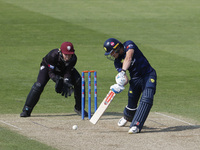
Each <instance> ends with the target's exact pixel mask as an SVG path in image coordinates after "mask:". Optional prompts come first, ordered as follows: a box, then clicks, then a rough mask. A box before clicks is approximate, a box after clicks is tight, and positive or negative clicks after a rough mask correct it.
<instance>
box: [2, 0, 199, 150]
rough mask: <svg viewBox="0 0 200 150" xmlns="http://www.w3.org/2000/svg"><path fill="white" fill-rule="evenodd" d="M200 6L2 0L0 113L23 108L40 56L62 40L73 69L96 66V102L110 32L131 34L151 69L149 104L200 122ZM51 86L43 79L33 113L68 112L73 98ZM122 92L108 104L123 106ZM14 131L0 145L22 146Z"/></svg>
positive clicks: (110, 76)
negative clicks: (153, 81)
mask: <svg viewBox="0 0 200 150" xmlns="http://www.w3.org/2000/svg"><path fill="white" fill-rule="evenodd" d="M199 6H200V1H199V0H191V1H186V0H173V1H172V0H169V1H164V0H160V1H158V0H152V1H147V0H145V1H138V0H137V1H132V0H124V1H120V0H101V1H96V0H94V1H89V0H85V1H81V0H73V1H72V0H56V1H54V0H43V1H39V0H28V1H25V0H17V1H16V0H0V13H1V15H0V64H1V72H0V83H1V84H0V85H1V90H0V96H1V99H0V113H1V114H20V112H21V110H22V107H23V105H24V102H25V100H26V96H27V94H28V92H29V90H30V88H31V86H32V85H33V83H34V82H35V81H36V78H37V75H38V71H39V65H40V62H41V60H42V57H44V56H45V55H46V54H47V53H48V52H49V51H50V50H52V49H54V48H58V47H60V45H61V43H62V42H64V41H70V42H72V43H73V44H74V47H75V50H76V54H77V56H78V62H77V65H76V68H77V70H78V71H80V72H81V71H83V70H97V74H98V81H97V82H98V103H100V102H101V101H102V100H103V98H104V97H105V95H106V94H107V92H108V90H109V87H110V85H112V84H114V82H115V79H114V77H115V75H116V73H117V72H116V70H115V69H114V66H113V62H112V61H109V60H107V59H106V58H105V57H104V50H103V43H104V41H105V40H106V39H107V38H110V37H114V38H117V39H119V40H121V41H122V42H124V41H126V40H133V41H134V42H135V43H136V44H137V45H138V47H139V48H140V49H141V51H142V52H143V53H144V55H145V56H146V57H147V58H148V60H149V62H150V63H151V65H152V66H153V67H154V68H155V69H156V71H157V74H158V84H157V92H156V95H155V100H154V106H153V108H152V111H157V112H167V113H172V114H176V115H180V116H183V117H186V118H190V119H193V120H197V121H200V115H199V114H200V102H199V100H200V92H199V89H200V80H199V77H200V67H199V66H200V59H199V58H200V38H199V35H200V18H199V14H200V8H199ZM54 86H55V84H54V83H53V81H50V82H49V83H48V84H47V86H46V87H45V89H44V92H43V93H42V95H41V98H40V101H39V102H38V104H37V105H36V107H35V109H34V111H33V113H35V114H37V113H70V112H73V105H74V99H73V97H70V98H68V99H65V98H64V97H61V96H60V95H58V94H56V93H55V90H54ZM127 91H128V86H127V87H126V89H125V91H123V92H122V93H121V94H119V95H117V97H116V98H115V100H114V101H113V102H112V104H111V106H110V107H109V108H108V110H107V111H110V112H122V111H123V109H124V106H125V105H126V104H127ZM5 134H8V135H10V136H12V137H13V136H14V135H15V134H14V133H10V131H8V132H6V129H5V128H1V127H0V136H1V137H2V136H3V135H5ZM18 136H19V135H16V138H17V139H18V140H19V141H17V142H12V141H11V142H10V141H6V140H1V141H0V149H5V150H8V149H12V148H13V147H15V146H16V147H17V148H18V149H20V150H21V149H25V147H26V146H28V145H29V143H30V142H29V140H28V139H26V141H27V145H18V144H17V143H20V141H23V140H24V137H20V138H18ZM31 144H35V145H37V143H34V142H33V143H32V142H31ZM37 149H50V148H49V147H43V146H41V147H39V148H37Z"/></svg>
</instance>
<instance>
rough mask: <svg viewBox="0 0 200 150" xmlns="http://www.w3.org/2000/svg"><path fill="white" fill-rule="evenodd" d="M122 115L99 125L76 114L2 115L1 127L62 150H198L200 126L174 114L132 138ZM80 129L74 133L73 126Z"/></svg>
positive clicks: (155, 119) (159, 116)
mask: <svg viewBox="0 0 200 150" xmlns="http://www.w3.org/2000/svg"><path fill="white" fill-rule="evenodd" d="M121 117H122V114H121V113H109V112H108V113H105V114H104V115H103V116H102V118H101V119H100V120H99V122H98V123H97V124H96V125H93V124H92V123H90V122H89V120H88V118H85V120H81V116H77V115H76V114H75V113H72V114H32V116H31V117H29V118H20V117H19V114H16V115H10V114H9V115H0V127H6V128H8V129H10V130H12V131H15V132H17V133H19V134H22V135H24V136H27V137H28V138H31V139H34V140H37V141H40V142H42V143H45V144H47V145H50V146H52V147H54V148H56V149H58V150H91V149H95V150H100V149H102V150H125V149H126V150H130V149H134V150H137V149H140V150H161V149H162V150H197V149H199V148H200V125H199V123H198V122H196V121H194V120H188V119H185V118H181V117H180V116H174V115H172V114H164V113H159V112H151V113H150V114H149V116H148V118H147V120H146V122H145V125H144V128H143V129H142V131H141V133H139V134H128V130H129V125H130V123H127V125H126V126H125V127H118V126H117V122H118V120H119V119H120V118H121ZM73 125H77V126H78V129H77V130H73V129H72V126H73Z"/></svg>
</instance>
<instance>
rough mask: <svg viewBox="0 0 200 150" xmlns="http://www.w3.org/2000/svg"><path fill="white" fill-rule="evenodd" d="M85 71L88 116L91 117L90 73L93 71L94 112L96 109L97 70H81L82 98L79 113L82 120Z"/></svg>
mask: <svg viewBox="0 0 200 150" xmlns="http://www.w3.org/2000/svg"><path fill="white" fill-rule="evenodd" d="M85 73H88V118H89V119H90V118H91V73H94V112H95V111H96V110H97V72H96V71H95V70H91V71H82V83H81V90H82V99H81V115H82V120H84V110H85V95H86V94H85Z"/></svg>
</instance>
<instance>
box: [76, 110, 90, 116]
mask: <svg viewBox="0 0 200 150" xmlns="http://www.w3.org/2000/svg"><path fill="white" fill-rule="evenodd" d="M74 111H75V112H76V113H77V115H79V116H81V110H77V109H76V108H74ZM84 117H88V113H87V112H86V111H85V110H84Z"/></svg>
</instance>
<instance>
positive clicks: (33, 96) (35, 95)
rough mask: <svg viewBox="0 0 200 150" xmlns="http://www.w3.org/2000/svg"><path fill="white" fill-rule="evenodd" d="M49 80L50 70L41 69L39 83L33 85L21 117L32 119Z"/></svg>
mask: <svg viewBox="0 0 200 150" xmlns="http://www.w3.org/2000/svg"><path fill="white" fill-rule="evenodd" d="M48 80H49V76H48V68H42V67H41V69H40V72H39V74H38V78H37V82H35V83H34V84H33V86H32V88H31V90H30V92H29V94H28V96H27V98H26V102H25V105H24V107H23V109H22V113H21V114H20V117H30V115H31V112H32V110H33V108H34V107H35V105H36V104H37V102H38V101H39V98H40V95H41V93H42V91H43V89H44V87H45V85H46V83H47V82H48Z"/></svg>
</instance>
